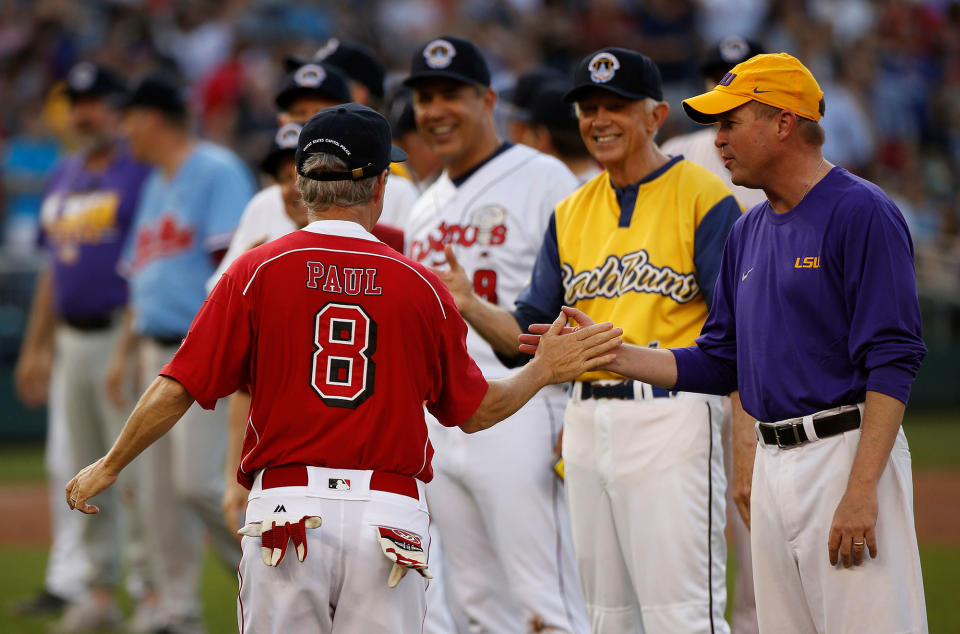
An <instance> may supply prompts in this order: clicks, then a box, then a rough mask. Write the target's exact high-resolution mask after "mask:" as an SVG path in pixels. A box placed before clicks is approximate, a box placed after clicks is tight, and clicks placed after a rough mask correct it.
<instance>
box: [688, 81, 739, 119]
mask: <svg viewBox="0 0 960 634" xmlns="http://www.w3.org/2000/svg"><path fill="white" fill-rule="evenodd" d="M748 101H751V99H750V97H745V96H743V95H731V94H730V93H727V92H723V91H722V90H716V89H714V90H711V91H710V92H705V93H703V94H702V95H697V96H696V97H691V98H689V99H684V100H683V102H682V103H683V111H684V112H686V113H687V116H688V117H690V118H691V119H693V120H694V121H696V122H697V123H700V124H703V125H710V124H712V123H716V122H717V115H718V114H722V113H724V112H729V111H731V110H733V109H734V108H739V107H740V106H742V105H743V104H745V103H747V102H748Z"/></svg>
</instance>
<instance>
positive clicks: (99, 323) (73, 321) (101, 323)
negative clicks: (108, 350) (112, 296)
mask: <svg viewBox="0 0 960 634" xmlns="http://www.w3.org/2000/svg"><path fill="white" fill-rule="evenodd" d="M63 323H65V324H66V325H68V326H70V327H71V328H73V329H74V330H80V331H82V332H97V331H101V330H109V329H110V327H111V326H113V324H114V316H113V315H112V314H111V315H99V316H97V317H66V316H65V317H64V318H63Z"/></svg>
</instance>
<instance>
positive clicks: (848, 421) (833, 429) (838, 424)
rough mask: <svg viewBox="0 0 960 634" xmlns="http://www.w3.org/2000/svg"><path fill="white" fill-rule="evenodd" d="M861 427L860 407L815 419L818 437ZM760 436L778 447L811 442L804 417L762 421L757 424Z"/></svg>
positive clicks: (767, 443)
mask: <svg viewBox="0 0 960 634" xmlns="http://www.w3.org/2000/svg"><path fill="white" fill-rule="evenodd" d="M858 427H860V408H857V409H850V410H847V411H845V412H840V413H839V414H828V415H826V416H823V417H821V418H814V419H813V430H814V431H815V432H817V438H828V437H830V436H836V435H837V434H842V433H843V432H845V431H850V430H853V429H857V428H858ZM757 429H758V430H759V431H760V437H761V438H762V439H763V442H764V444H766V445H776V446H777V447H780V448H784V447H795V446H797V445H802V444H803V443H805V442H809V441H810V439H809V438H807V432H806V430H805V429H804V428H803V419H802V418H795V419H793V420H790V421H787V422H784V423H776V424H774V423H760V424H758V425H757Z"/></svg>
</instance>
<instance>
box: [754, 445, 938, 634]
mask: <svg viewBox="0 0 960 634" xmlns="http://www.w3.org/2000/svg"><path fill="white" fill-rule="evenodd" d="M859 442H860V430H859V429H856V430H853V431H848V432H846V433H843V434H840V435H837V436H831V437H829V438H823V439H820V440H816V441H814V442H811V443H807V444H804V445H801V446H798V447H791V448H787V449H780V448H778V447H776V446H764V445H763V443H762V442H761V443H760V445H759V446H758V447H757V457H756V461H755V463H754V470H753V489H752V493H751V498H750V525H751V536H752V540H751V541H752V545H753V578H754V583H755V587H756V596H757V618H758V620H759V623H760V631H761V632H763V633H764V634H768V633H770V634H775V633H777V632H782V633H784V634H787V633H789V634H806V633H810V634H813V633H819V634H841V633H843V634H859V633H861V632H891V633H892V632H896V633H898V634H906V633H919V632H926V631H927V617H926V609H925V607H924V598H923V579H922V578H921V575H920V555H919V551H918V549H917V535H916V529H915V528H914V523H913V482H912V479H911V474H910V449H909V448H908V446H907V439H906V436H904V434H903V430H902V429H901V430H900V433H899V434H898V435H897V440H896V443H895V444H894V446H893V450H892V451H891V453H890V460H889V462H887V467H886V469H885V470H884V472H883V475H882V476H881V478H880V483H879V486H878V488H877V498H878V501H879V507H880V508H879V516H878V518H877V528H876V535H877V548H878V550H879V553H878V556H877V558H876V559H871V558H870V554H869V552H868V553H867V554H866V556H865V561H864V563H863V564H862V565H860V566H853V567H850V568H844V567H843V566H842V564H841V565H838V566H831V565H830V560H829V559H828V556H827V540H828V538H829V533H830V526H831V524H832V522H833V514H834V512H835V511H836V510H837V504H839V502H840V498H841V497H843V493H844V491H845V490H846V486H847V478H848V477H849V475H850V468H851V466H852V465H853V458H854V455H855V454H856V451H857V445H858V443H859Z"/></svg>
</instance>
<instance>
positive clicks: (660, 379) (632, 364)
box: [518, 306, 677, 389]
mask: <svg viewBox="0 0 960 634" xmlns="http://www.w3.org/2000/svg"><path fill="white" fill-rule="evenodd" d="M563 316H564V317H569V318H570V319H572V320H574V321H575V322H577V326H576V327H573V328H564V329H563V330H561V331H560V333H559V334H569V333H575V332H578V331H579V330H580V329H583V328H589V327H592V326H593V325H594V323H593V320H592V319H590V317H589V316H588V315H587V314H586V313H585V312H583V311H582V310H578V309H576V308H571V307H570V306H564V307H563ZM547 328H548V326H547V325H546V324H533V325H532V326H530V332H531V333H532V334H521V335H520V336H519V337H518V341H519V342H520V348H519V349H520V352H522V353H526V354H534V353H535V352H536V351H537V349H538V348H539V344H540V341H541V335H542V334H543V333H544V332H546V330H547ZM598 367H599V366H598ZM599 369H602V370H608V371H610V372H616V373H617V374H622V375H623V376H625V377H628V378H631V379H636V380H637V381H643V382H644V383H650V384H651V385H656V386H659V387H664V388H667V389H672V388H673V386H674V385H676V383H677V360H676V358H675V357H674V356H673V353H672V352H671V351H670V350H667V349H665V348H644V347H641V346H634V345H630V344H623V345H621V346H620V348H618V349H617V355H616V358H615V359H614V360H613V361H611V362H610V363H607V364H604V365H603V366H602V367H600V368H599Z"/></svg>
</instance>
